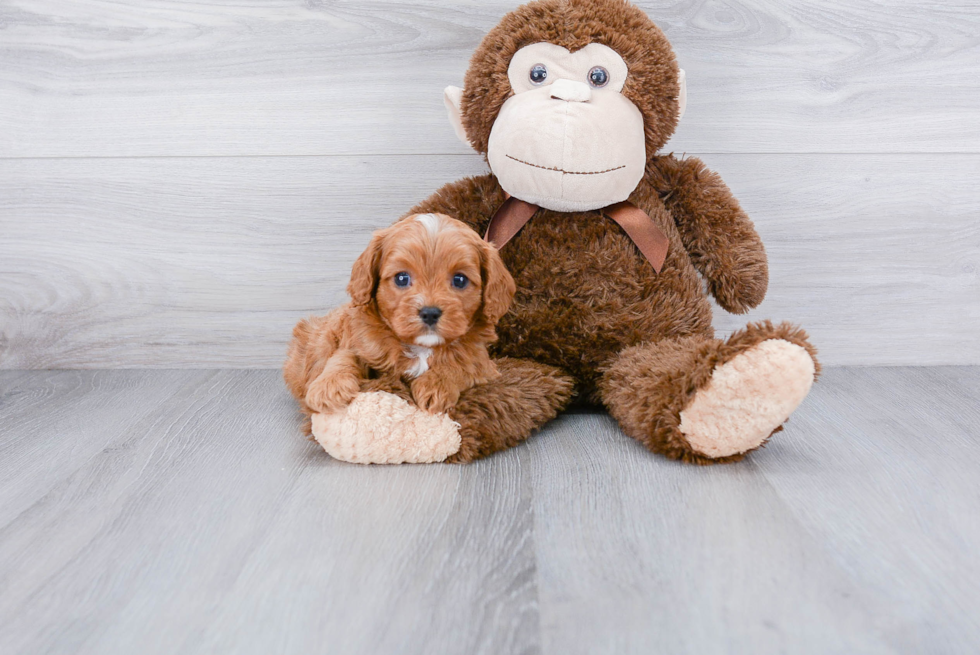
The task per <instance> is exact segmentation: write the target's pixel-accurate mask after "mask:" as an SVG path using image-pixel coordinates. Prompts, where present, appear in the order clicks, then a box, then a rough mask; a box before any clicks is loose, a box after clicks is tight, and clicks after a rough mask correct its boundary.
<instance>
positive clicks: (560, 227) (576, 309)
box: [494, 212, 712, 394]
mask: <svg viewBox="0 0 980 655" xmlns="http://www.w3.org/2000/svg"><path fill="white" fill-rule="evenodd" d="M671 250H672V252H670V253H668V258H667V262H666V263H665V265H664V268H663V270H662V271H661V272H660V273H659V274H658V273H657V272H656V271H654V270H653V267H652V266H651V264H650V263H649V262H648V261H647V260H646V259H645V258H644V257H643V255H642V254H641V253H640V251H639V249H638V248H637V247H636V245H635V244H633V242H632V241H631V240H630V239H629V237H628V236H626V235H625V233H623V232H622V230H621V229H620V228H619V226H617V225H616V224H615V223H612V222H611V221H609V220H608V219H604V218H602V217H601V216H599V215H598V214H595V213H581V214H580V213H575V214H557V213H554V212H539V214H538V215H537V216H535V217H534V219H532V221H531V222H530V223H528V224H527V225H526V226H525V227H524V229H522V230H521V232H520V233H519V234H518V235H517V236H516V237H515V238H514V239H513V241H511V242H510V243H508V244H507V246H505V247H504V248H503V250H502V251H501V254H502V255H503V258H504V262H505V263H506V264H507V267H508V269H509V270H510V272H511V274H512V275H513V276H514V280H515V281H516V283H517V295H516V296H515V298H514V305H513V307H512V309H511V311H510V312H509V313H508V314H507V316H505V317H504V318H503V320H502V321H501V322H500V325H499V326H498V329H497V331H498V333H499V335H500V341H499V342H498V343H497V345H496V346H495V348H494V350H495V352H496V354H498V355H506V356H511V357H524V358H530V359H534V360H536V361H540V362H543V363H546V364H551V365H553V366H558V367H561V368H563V369H564V370H566V371H567V372H568V373H570V374H572V375H573V376H574V377H575V378H576V380H577V381H578V382H579V384H580V386H581V387H582V391H583V392H585V393H586V394H588V393H591V391H592V390H593V388H594V385H595V383H596V381H597V380H598V376H599V375H600V374H601V369H602V368H603V367H604V366H605V365H606V364H607V363H608V362H609V360H610V359H611V358H612V357H614V356H615V355H616V354H617V353H618V352H620V351H621V350H622V349H623V348H626V347H629V346H631V345H635V344H638V343H642V342H646V341H654V340H659V339H662V338H667V337H679V336H687V335H691V334H704V335H707V336H710V335H711V334H712V328H711V307H710V304H709V303H708V301H707V298H706V297H705V294H704V290H703V286H702V283H701V281H700V278H699V277H698V275H697V273H696V272H695V270H694V267H693V265H692V264H691V262H690V259H689V257H688V256H687V254H686V252H684V251H683V249H682V248H679V247H677V246H674V247H672V249H671ZM678 251H679V252H678Z"/></svg>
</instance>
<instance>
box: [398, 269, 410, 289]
mask: <svg viewBox="0 0 980 655" xmlns="http://www.w3.org/2000/svg"><path fill="white" fill-rule="evenodd" d="M411 284H412V276H411V275H409V274H408V273H404V272H402V273H396V274H395V286H396V287H402V288H404V287H407V286H409V285H411Z"/></svg>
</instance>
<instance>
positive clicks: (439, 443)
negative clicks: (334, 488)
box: [311, 358, 574, 464]
mask: <svg viewBox="0 0 980 655" xmlns="http://www.w3.org/2000/svg"><path fill="white" fill-rule="evenodd" d="M496 362H497V368H498V369H499V371H500V377H499V378H498V379H496V380H494V381H492V382H489V383H487V384H482V385H477V386H475V387H473V388H471V389H468V390H466V391H464V392H463V393H462V394H461V395H460V398H459V402H458V403H456V406H455V407H454V408H453V409H452V410H451V411H450V412H449V413H448V414H429V413H427V412H424V411H422V410H421V409H419V408H417V407H416V406H415V405H413V404H411V403H410V402H409V400H410V395H408V393H407V389H405V388H397V389H396V388H391V389H388V388H386V387H385V385H384V384H381V385H380V386H379V385H375V388H371V389H370V390H368V389H367V388H365V387H362V393H360V394H359V395H358V396H357V397H356V398H355V399H354V401H353V402H352V403H351V404H350V405H348V406H347V407H346V408H345V409H344V410H342V411H339V412H335V413H333V414H314V415H313V416H312V417H311V419H312V432H313V435H314V437H315V438H316V440H317V441H318V442H319V443H320V445H321V446H323V448H324V450H326V451H327V452H328V453H329V454H330V455H331V456H332V457H334V458H335V459H340V460H343V461H346V462H354V463H358V464H400V463H409V462H412V463H428V462H442V461H446V462H453V463H465V462H471V461H473V460H475V459H480V458H481V457H486V456H487V455H490V454H492V453H495V452H497V451H498V450H503V449H505V448H510V447H512V446H515V445H517V444H518V443H520V442H521V441H523V440H524V439H527V438H528V437H529V436H530V435H531V433H532V432H533V431H534V430H535V429H537V428H540V427H541V426H543V425H544V424H545V423H547V422H548V421H549V420H551V419H552V418H554V417H555V416H556V415H557V413H558V412H559V411H560V410H561V409H562V408H563V407H564V406H565V405H567V404H568V401H569V399H570V398H571V396H572V389H573V386H574V384H573V381H572V379H571V378H570V377H568V376H567V375H565V374H563V373H562V372H561V371H559V370H558V369H555V368H552V367H550V366H545V365H544V364H538V363H536V362H532V361H527V360H518V359H510V358H502V359H499V360H496Z"/></svg>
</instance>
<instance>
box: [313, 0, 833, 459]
mask: <svg viewBox="0 0 980 655" xmlns="http://www.w3.org/2000/svg"><path fill="white" fill-rule="evenodd" d="M685 99H686V94H685V87H684V77H683V72H682V71H681V70H679V68H678V65H677V61H676V59H675V57H674V53H673V51H672V50H671V48H670V44H669V43H668V41H667V39H666V38H665V36H664V34H663V33H662V32H661V31H660V29H659V28H657V26H656V25H654V24H653V22H651V21H650V19H649V18H648V17H647V16H646V14H644V13H643V12H642V11H641V10H640V9H638V8H636V7H634V6H633V5H631V4H629V3H628V2H625V1H624V0H540V1H538V2H531V3H530V4H527V5H524V6H522V7H520V8H518V9H517V10H516V11H514V12H512V13H510V14H508V15H507V16H505V17H504V18H503V20H502V21H501V22H500V24H499V25H497V27H495V28H494V29H493V30H491V31H490V33H489V34H488V35H487V36H486V37H485V38H484V40H483V42H482V43H481V45H480V47H479V48H478V49H477V51H476V53H475V54H474V55H473V58H472V60H471V62H470V67H469V70H468V72H467V73H466V78H465V86H464V88H463V89H458V88H454V87H450V88H448V89H446V92H445V100H446V106H447V108H448V110H449V115H450V119H451V122H452V124H453V126H454V128H455V130H456V133H457V134H458V136H459V137H460V138H461V139H463V140H464V141H465V142H466V143H468V144H469V145H471V146H472V147H473V148H474V149H475V150H477V151H478V152H480V153H482V154H484V155H485V156H486V160H487V163H488V164H489V166H490V168H491V170H492V171H493V172H492V174H489V175H484V176H482V177H475V178H468V179H464V180H460V181H458V182H455V183H452V184H449V185H447V186H445V187H443V188H442V189H440V190H439V191H437V192H436V193H435V194H434V195H432V196H431V197H430V198H429V199H427V200H425V201H424V202H422V203H421V204H419V205H418V206H416V207H413V208H412V209H411V210H409V212H407V215H408V214H420V213H441V214H448V215H450V216H453V217H455V218H458V219H460V220H461V221H463V222H465V223H466V224H468V225H470V226H471V227H473V228H474V229H475V230H477V232H479V233H480V234H487V238H488V239H489V240H490V241H492V242H493V243H494V244H495V245H496V246H497V247H498V248H499V249H500V253H501V255H502V256H503V260H504V263H505V264H506V265H507V268H508V269H509V270H510V272H511V274H512V275H513V277H514V279H515V281H516V283H517V294H516V297H515V299H514V304H513V306H512V309H511V310H510V312H509V313H508V314H507V315H506V316H504V317H503V319H502V320H501V321H500V323H499V325H498V329H497V331H498V334H499V337H500V339H499V341H498V342H497V344H496V345H495V346H494V349H493V353H494V356H495V357H497V358H498V359H497V367H498V369H499V371H500V377H499V378H498V379H496V380H495V381H493V382H490V383H487V384H483V385H478V386H476V387H473V388H472V389H470V390H468V391H467V392H465V393H463V395H462V396H461V397H460V399H459V402H458V403H457V405H456V407H455V408H453V409H452V410H450V412H449V414H448V416H446V415H432V414H427V413H425V412H423V411H422V410H420V409H418V408H416V407H414V406H413V405H411V404H409V403H408V402H407V401H406V400H404V399H403V398H401V397H398V396H397V395H395V394H391V393H387V392H385V391H384V390H383V389H372V390H368V391H365V392H364V393H361V394H360V395H358V396H357V397H356V398H355V399H354V401H353V402H352V403H351V404H350V406H348V407H347V408H346V409H344V410H342V411H339V412H336V413H333V414H330V415H320V414H318V415H314V416H313V417H312V430H313V433H314V435H315V437H316V438H317V440H318V441H319V442H320V443H321V444H322V445H323V446H324V447H325V448H326V450H327V451H328V452H329V453H330V454H332V455H333V456H335V457H337V458H339V459H345V460H348V461H359V462H430V461H450V462H469V461H472V460H474V459H477V458H480V457H485V456H487V455H490V454H491V453H493V452H495V451H498V450H501V449H504V448H509V447H511V446H514V445H516V444H518V443H519V442H521V441H522V440H524V439H526V438H527V437H528V436H529V435H530V434H531V433H532V432H533V431H534V430H535V429H537V428H539V427H541V426H542V425H543V424H544V423H546V422H547V421H549V420H550V419H552V418H553V417H554V416H555V415H556V414H557V413H558V412H559V411H561V410H562V409H563V408H565V407H566V406H567V405H568V404H569V403H570V402H571V401H572V400H573V399H574V400H575V401H576V402H581V403H588V404H594V405H601V406H604V407H605V408H606V409H607V410H608V411H609V412H610V414H612V416H613V417H615V418H616V420H617V421H618V422H619V424H620V426H621V427H622V429H623V430H624V432H626V434H628V435H629V436H631V437H633V438H635V439H637V440H638V441H639V442H640V443H642V444H643V445H644V446H646V447H647V448H648V449H649V450H651V451H653V452H656V453H661V454H663V455H666V456H667V457H670V458H675V459H681V460H684V461H687V462H693V463H698V464H708V463H714V462H730V461H735V460H738V459H740V458H742V457H743V456H744V455H745V454H746V453H748V452H750V451H752V450H754V449H756V448H758V447H760V446H761V445H762V444H763V443H765V441H766V440H767V439H768V438H769V437H770V435H772V434H773V433H774V432H776V431H778V430H780V429H781V426H782V424H783V423H784V422H785V421H786V419H787V418H788V417H789V415H790V414H791V413H792V412H793V411H794V410H795V409H796V408H797V406H798V405H799V404H800V402H801V401H802V400H803V398H804V397H805V396H806V394H807V393H808V392H809V390H810V387H811V385H812V383H813V381H814V379H815V377H816V375H817V373H818V370H819V365H818V364H817V361H816V358H815V355H816V351H815V350H814V348H813V346H811V345H810V343H809V342H808V340H807V336H806V334H805V333H804V332H803V331H802V330H801V329H799V328H796V327H793V326H791V325H788V324H781V325H773V324H771V323H769V322H762V323H754V324H750V325H748V326H747V327H746V328H745V329H743V330H741V331H738V332H736V333H735V334H733V335H732V336H731V337H730V338H728V339H726V340H719V339H716V338H714V332H713V329H712V325H711V305H710V303H709V300H708V297H707V294H706V292H705V289H707V292H708V293H710V294H711V295H712V296H713V297H714V298H715V300H716V301H717V302H718V304H719V305H720V306H721V307H722V308H724V309H726V310H728V311H730V312H733V313H742V312H745V311H747V310H748V309H750V308H752V307H755V306H756V305H758V304H759V303H760V302H761V301H762V299H763V297H764V295H765V292H766V287H767V285H768V268H767V263H766V255H765V251H764V249H763V246H762V242H761V241H760V239H759V236H758V234H756V231H755V229H754V228H753V225H752V222H751V221H750V220H749V218H748V216H747V215H746V214H745V212H743V211H742V209H741V207H740V206H739V204H738V202H737V201H736V199H735V198H734V197H733V195H732V194H731V192H730V191H729V189H728V187H727V186H725V184H724V182H723V181H722V180H721V178H720V177H719V176H718V175H717V174H716V173H713V172H712V171H710V170H708V169H707V168H706V167H705V166H704V164H703V163H702V162H701V161H700V160H698V159H696V158H693V157H691V158H686V159H684V158H677V157H675V156H673V155H670V154H659V151H660V150H661V148H662V147H663V146H664V144H666V142H667V140H668V139H669V138H670V136H671V134H672V133H673V132H674V129H675V128H676V126H677V122H678V120H679V118H680V115H681V113H682V112H683V109H684V104H685ZM365 453H369V454H370V456H365V455H364V454H365Z"/></svg>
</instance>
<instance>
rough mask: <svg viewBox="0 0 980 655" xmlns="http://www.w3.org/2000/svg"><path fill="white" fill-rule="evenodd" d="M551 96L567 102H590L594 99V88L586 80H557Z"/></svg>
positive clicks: (553, 85) (552, 87) (552, 86)
mask: <svg viewBox="0 0 980 655" xmlns="http://www.w3.org/2000/svg"><path fill="white" fill-rule="evenodd" d="M550 88H551V97H552V98H555V99H556V100H564V101H566V102H588V101H589V100H591V99H592V89H590V88H589V85H588V84H586V83H585V82H573V81H572V80H557V81H555V83H554V84H552V85H551V87H550Z"/></svg>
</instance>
